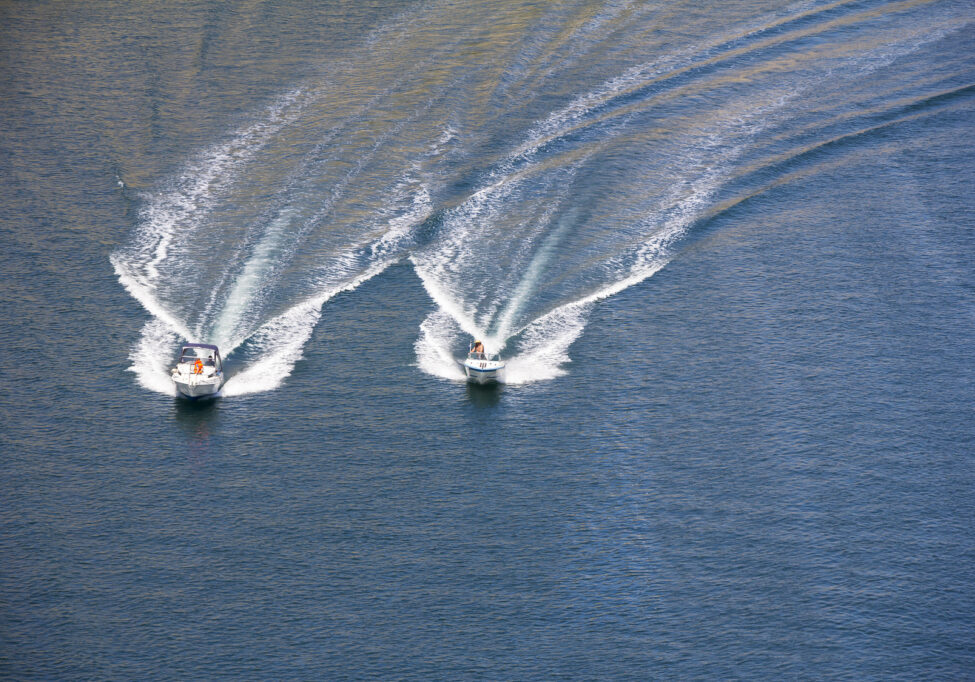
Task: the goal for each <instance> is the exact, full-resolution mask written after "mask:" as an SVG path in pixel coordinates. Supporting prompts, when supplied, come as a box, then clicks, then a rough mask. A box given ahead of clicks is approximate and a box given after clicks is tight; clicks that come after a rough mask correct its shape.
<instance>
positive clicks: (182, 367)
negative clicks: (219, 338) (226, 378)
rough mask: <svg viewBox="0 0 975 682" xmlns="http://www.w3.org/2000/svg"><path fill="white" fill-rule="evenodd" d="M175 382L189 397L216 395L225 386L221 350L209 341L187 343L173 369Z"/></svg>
mask: <svg viewBox="0 0 975 682" xmlns="http://www.w3.org/2000/svg"><path fill="white" fill-rule="evenodd" d="M172 378H173V384H175V385H176V390H177V391H179V393H180V395H183V396H186V397H187V398H190V399H193V398H204V397H207V396H214V395H216V394H217V392H218V391H219V390H220V388H221V387H222V386H223V362H222V361H221V360H220V351H219V350H218V349H217V347H216V346H211V345H210V344H208V343H187V344H185V345H184V346H183V349H182V350H181V351H180V352H179V359H178V360H177V361H176V366H175V367H173V371H172Z"/></svg>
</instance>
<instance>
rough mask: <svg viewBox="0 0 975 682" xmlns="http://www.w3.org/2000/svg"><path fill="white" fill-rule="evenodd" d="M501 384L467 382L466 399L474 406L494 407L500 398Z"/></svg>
mask: <svg viewBox="0 0 975 682" xmlns="http://www.w3.org/2000/svg"><path fill="white" fill-rule="evenodd" d="M501 386H502V385H501V384H484V385H481V384H471V383H468V384H467V399H468V400H469V401H470V402H471V404H472V405H474V407H494V406H495V405H497V404H498V402H500V400H501V393H502V388H501Z"/></svg>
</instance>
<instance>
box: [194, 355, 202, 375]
mask: <svg viewBox="0 0 975 682" xmlns="http://www.w3.org/2000/svg"><path fill="white" fill-rule="evenodd" d="M193 374H203V361H202V360H200V358H197V359H196V362H194V363H193Z"/></svg>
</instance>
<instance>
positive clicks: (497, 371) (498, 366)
mask: <svg viewBox="0 0 975 682" xmlns="http://www.w3.org/2000/svg"><path fill="white" fill-rule="evenodd" d="M461 364H462V365H463V366H464V374H465V375H466V376H467V380H468V381H469V382H471V383H472V384H496V383H498V382H500V381H502V380H503V379H504V363H503V362H498V361H485V360H465V361H464V362H463V363H461Z"/></svg>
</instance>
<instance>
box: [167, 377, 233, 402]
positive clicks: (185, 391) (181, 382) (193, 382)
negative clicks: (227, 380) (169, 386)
mask: <svg viewBox="0 0 975 682" xmlns="http://www.w3.org/2000/svg"><path fill="white" fill-rule="evenodd" d="M213 379H215V381H214V380H213ZM173 385H174V386H176V391H177V392H178V393H179V394H180V395H181V396H183V397H184V398H189V399H190V400H195V399H196V398H207V397H213V396H216V395H217V394H218V393H219V392H220V389H221V388H223V377H200V379H198V380H197V379H196V377H192V376H191V377H190V378H189V379H186V378H183V377H178V376H174V377H173Z"/></svg>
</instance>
